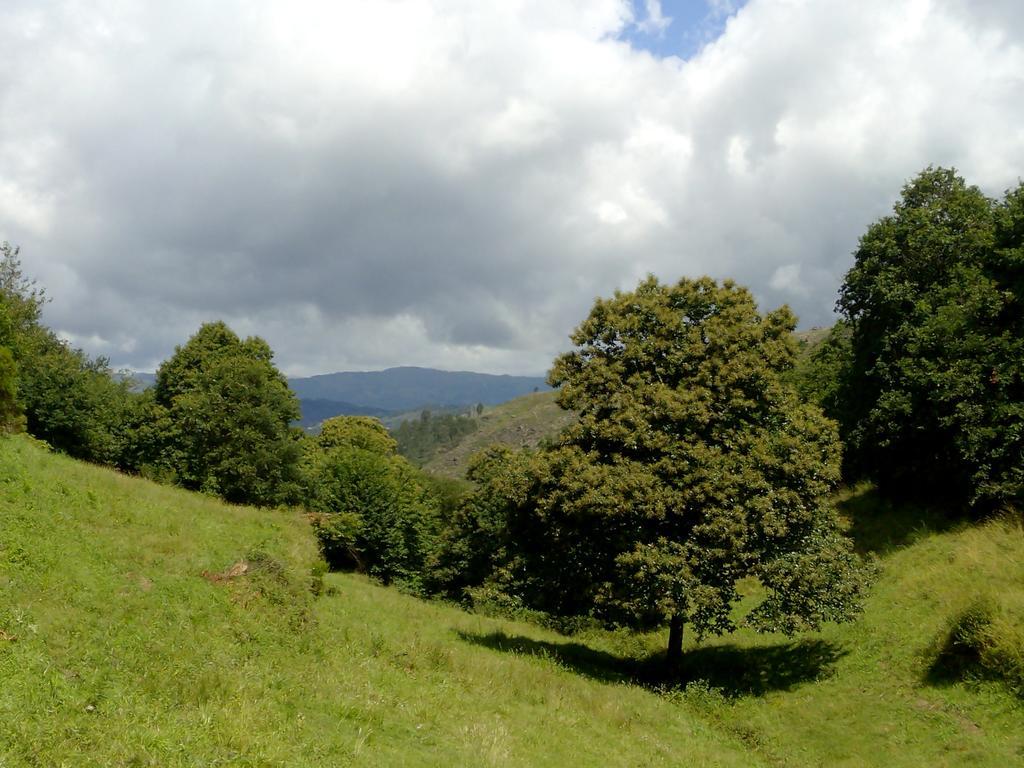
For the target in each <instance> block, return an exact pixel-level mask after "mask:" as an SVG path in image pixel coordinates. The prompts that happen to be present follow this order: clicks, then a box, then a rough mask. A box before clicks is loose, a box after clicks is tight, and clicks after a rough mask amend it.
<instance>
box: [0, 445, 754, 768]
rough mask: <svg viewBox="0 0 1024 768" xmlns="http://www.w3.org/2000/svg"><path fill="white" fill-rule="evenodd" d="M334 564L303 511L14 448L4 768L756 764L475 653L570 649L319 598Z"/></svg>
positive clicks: (687, 722)
mask: <svg viewBox="0 0 1024 768" xmlns="http://www.w3.org/2000/svg"><path fill="white" fill-rule="evenodd" d="M254 552H260V553H262V555H261V557H259V558H256V557H253V554H252V553H254ZM245 559H249V560H251V561H253V562H256V563H260V564H264V565H263V566H262V567H260V568H255V567H254V568H253V569H252V570H250V572H249V573H247V574H245V575H244V576H242V577H239V578H236V579H230V580H226V581H223V582H222V583H214V582H213V581H211V580H210V579H208V578H204V577H203V575H202V574H203V572H204V571H205V572H207V573H208V574H223V573H224V572H225V571H227V570H228V569H229V568H230V567H231V566H232V565H233V564H235V563H237V562H239V561H242V560H245ZM315 561H316V553H315V549H314V543H313V537H312V535H311V534H310V531H309V530H308V528H307V526H306V524H305V522H304V521H303V520H302V519H301V518H300V517H299V516H298V515H297V514H296V513H295V512H288V511H266V510H254V509H249V508H245V507H231V506H227V505H224V504H221V503H219V502H217V501H214V500H211V499H207V498H204V497H201V496H198V495H195V494H190V493H187V492H184V491H179V490H175V489H171V488H164V487H160V486H157V485H154V484H152V483H149V482H146V481H142V480H136V479H130V478H126V477H123V476H121V475H118V474H116V473H113V472H109V471H106V470H103V469H98V468H95V467H90V466H87V465H85V464H81V463H77V462H74V461H71V460H69V459H66V458H63V457H59V456H54V455H50V454H48V453H46V452H45V451H44V450H43V449H42V448H40V447H38V446H36V445H33V444H32V443H30V442H29V441H28V440H25V439H20V438H19V439H8V440H4V441H2V442H0V631H3V632H4V633H5V634H4V637H5V638H11V639H2V640H0V766H5V768H6V766H22V765H29V766H31V765H39V766H51V765H67V766H86V765H104V766H108V765H125V766H132V765H160V766H168V765H189V766H191V765H196V766H198V765H203V766H206V765H253V766H257V765H258V766H270V765H282V766H283V765H287V766H302V765H323V766H334V765H357V764H358V765H388V766H391V765H394V766H420V765H423V766H432V765H459V766H461V765H468V766H475V765H480V766H491V765H498V766H503V765H508V766H512V765H568V764H573V765H621V766H640V765H652V766H653V765H672V764H677V765H723V766H730V765H737V766H739V765H749V764H751V763H750V761H749V757H748V755H746V753H745V750H744V748H743V747H742V745H741V744H740V743H739V741H738V740H737V739H735V738H734V737H731V736H728V735H723V734H721V733H719V732H718V730H717V729H716V728H715V727H714V726H711V725H708V724H706V723H705V722H704V721H703V720H702V719H700V718H699V717H696V716H694V715H691V714H689V713H687V712H686V711H684V710H682V709H680V708H679V707H677V706H675V705H674V704H672V703H671V702H669V701H667V700H665V699H663V698H661V697H659V696H656V695H654V694H652V693H650V692H648V691H645V690H643V689H641V688H638V687H632V686H617V685H604V684H598V683H595V682H593V681H591V680H589V679H587V678H586V677H583V676H581V675H578V674H576V673H575V672H574V671H572V670H568V669H565V668H563V666H562V665H560V664H559V663H557V662H556V661H554V660H551V659H548V660H538V659H536V658H534V657H533V656H529V655H527V656H522V655H516V654H505V653H496V652H494V651H493V650H492V649H490V648H488V647H486V646H484V645H481V644H479V643H475V642H472V641H471V640H467V639H466V638H473V637H478V636H486V635H488V634H489V633H493V632H506V633H509V634H522V633H526V634H530V635H531V636H536V637H539V638H548V639H550V640H552V641H553V640H555V639H556V638H557V636H555V635H552V634H550V633H543V632H541V631H538V630H534V629H533V628H531V627H529V626H528V625H517V624H513V623H509V622H502V621H497V620H490V619H484V618H481V617H476V616H472V615H469V614H465V613H463V612H461V611H458V610H456V609H454V608H449V607H446V606H440V605H434V604H430V603H425V602H421V601H418V600H415V599H413V598H411V597H408V596H405V595H402V594H400V593H398V592H396V591H394V590H389V589H384V588H382V587H378V586H375V585H373V584H371V583H369V582H368V581H366V580H364V579H362V578H359V577H355V576H330V577H328V585H327V586H328V590H327V591H328V593H329V594H325V595H323V596H321V597H319V598H314V596H313V594H312V593H311V592H310V590H309V588H308V587H309V583H310V574H311V570H312V569H313V566H314V563H315ZM266 563H276V564H279V565H280V566H281V568H280V569H278V568H274V567H270V566H267V565H266ZM754 764H758V763H757V761H755V762H754Z"/></svg>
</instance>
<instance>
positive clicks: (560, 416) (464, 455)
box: [423, 392, 576, 479]
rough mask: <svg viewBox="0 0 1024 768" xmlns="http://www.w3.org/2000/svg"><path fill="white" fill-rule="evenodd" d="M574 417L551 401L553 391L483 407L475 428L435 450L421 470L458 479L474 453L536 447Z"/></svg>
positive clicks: (553, 395)
mask: <svg viewBox="0 0 1024 768" xmlns="http://www.w3.org/2000/svg"><path fill="white" fill-rule="evenodd" d="M575 419H576V416H575V415H574V414H572V413H571V412H569V411H563V410H562V409H561V408H559V407H558V405H557V404H556V403H555V393H554V392H536V393H534V394H531V395H524V396H523V397H517V398H516V399H515V400H509V401H508V402H507V403H502V404H501V405H497V406H494V407H493V408H487V409H486V410H485V411H484V413H483V415H482V416H481V417H480V418H479V426H478V427H477V429H476V431H474V432H471V433H470V434H468V435H466V436H464V437H463V438H462V439H461V440H460V441H459V442H458V443H456V444H455V445H454V446H452V447H451V448H449V449H447V450H443V451H439V452H438V453H437V454H436V455H435V456H434V457H433V458H432V459H431V460H430V461H428V462H427V463H426V464H425V465H424V467H423V468H424V469H425V470H427V471H428V472H431V473H433V474H436V475H441V476H442V477H451V478H457V479H461V478H463V477H465V475H466V467H467V466H468V465H469V459H470V458H471V457H472V456H473V454H474V453H477V452H478V451H482V450H483V449H485V448H487V447H489V446H491V445H508V446H511V447H513V448H524V447H529V448H536V447H537V446H538V445H539V444H540V442H541V441H542V440H544V439H546V438H550V437H553V436H555V435H557V434H558V433H559V432H561V431H562V429H564V428H565V427H567V426H568V425H569V424H571V423H572V422H573V421H575Z"/></svg>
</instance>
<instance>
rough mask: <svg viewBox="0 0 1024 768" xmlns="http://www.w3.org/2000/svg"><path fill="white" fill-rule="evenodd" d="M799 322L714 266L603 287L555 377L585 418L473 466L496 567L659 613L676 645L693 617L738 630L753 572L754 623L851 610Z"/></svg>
mask: <svg viewBox="0 0 1024 768" xmlns="http://www.w3.org/2000/svg"><path fill="white" fill-rule="evenodd" d="M794 325H795V318H794V317H793V315H792V313H790V311H789V310H788V309H787V308H782V309H780V310H777V311H775V312H771V313H768V314H766V315H761V314H760V313H759V312H758V311H757V307H756V304H755V302H754V300H753V298H752V296H751V295H750V293H749V292H748V291H747V290H746V289H743V288H740V287H737V286H736V285H734V284H733V283H731V282H725V283H723V284H721V285H719V284H717V283H715V282H714V281H712V280H710V279H708V278H704V279H700V280H681V281H680V282H679V283H677V284H676V285H663V284H661V283H659V282H658V281H657V280H656V279H654V278H653V277H651V278H648V279H647V280H645V281H643V282H642V283H641V284H640V285H639V286H638V288H637V289H636V290H635V291H630V292H624V293H617V294H616V295H615V296H614V297H613V298H611V299H599V300H598V301H597V302H596V303H595V305H594V307H593V309H592V310H591V312H590V315H589V317H588V318H587V319H586V320H584V322H583V323H582V324H581V325H580V327H579V328H578V329H577V330H576V331H575V332H574V333H573V335H572V341H573V344H574V345H575V349H574V350H573V351H571V352H569V353H567V354H565V355H563V356H561V357H559V358H558V359H557V360H556V361H555V364H554V368H553V370H552V371H551V374H550V376H549V383H550V384H551V385H552V386H554V387H558V388H559V392H558V396H557V397H558V402H559V404H560V405H561V406H562V407H564V408H567V409H572V410H574V411H576V412H577V413H578V414H579V421H578V422H577V423H576V424H575V425H573V426H571V427H569V428H568V429H567V430H566V432H565V433H563V435H562V437H561V440H560V443H559V444H558V445H557V446H556V447H554V448H551V449H548V450H546V451H543V452H541V453H540V454H538V455H537V456H536V457H535V458H534V460H532V461H526V462H525V463H524V461H523V460H518V461H517V462H514V463H509V462H506V463H505V464H504V468H503V467H502V464H501V462H500V461H499V462H498V463H497V466H494V464H495V461H494V459H497V458H499V457H496V456H495V457H492V460H491V461H490V462H489V463H487V462H485V463H484V464H481V465H478V467H477V471H478V472H483V473H484V474H485V475H486V477H487V478H488V482H489V483H495V484H498V485H501V486H503V487H504V490H503V491H502V492H500V493H498V494H493V493H488V491H487V489H486V488H485V489H483V490H482V491H478V492H477V494H478V495H482V496H483V498H485V499H489V500H490V501H489V503H488V504H487V505H485V506H487V507H488V509H489V510H491V511H490V512H489V513H488V521H486V522H487V523H488V524H489V529H488V528H487V527H486V526H483V527H482V533H481V535H482V537H483V539H484V541H485V542H490V544H489V545H488V546H489V549H488V551H489V552H492V553H497V555H496V556H497V559H498V560H499V561H500V562H499V563H497V564H496V567H494V569H493V571H492V578H494V579H497V580H498V581H499V582H503V586H504V587H505V588H506V589H507V590H509V591H511V592H514V593H516V594H517V595H518V596H520V597H522V598H523V600H524V601H525V602H527V603H528V604H530V605H531V606H532V607H536V608H539V609H541V610H545V611H549V612H552V613H556V614H562V615H575V614H590V615H594V616H598V617H602V618H605V619H608V620H611V621H617V622H625V623H628V624H632V625H640V626H647V625H653V624H658V623H662V622H664V621H666V620H667V621H669V624H670V643H669V649H670V657H677V656H678V655H679V653H680V652H681V641H682V627H683V623H684V622H689V623H690V624H691V625H692V626H693V627H694V628H695V629H696V631H697V632H698V633H701V634H703V633H721V632H725V631H728V630H729V629H731V628H732V627H733V618H732V614H731V610H732V606H733V604H734V603H735V602H736V600H737V599H738V593H737V582H738V581H739V580H740V579H743V578H745V577H748V576H756V577H757V578H759V579H760V581H761V583H762V584H763V585H764V587H765V589H766V590H767V597H766V599H765V600H764V601H763V602H762V603H761V604H760V606H759V607H758V608H757V609H756V610H755V611H754V612H753V614H752V615H751V616H749V617H748V621H749V622H750V623H752V624H754V625H756V626H758V627H761V628H767V629H775V630H783V631H795V630H798V629H803V628H812V627H816V626H818V625H819V624H820V623H821V622H823V621H829V620H843V619H847V618H849V617H850V616H851V615H852V613H853V612H854V611H855V610H856V608H857V606H858V600H859V594H860V587H861V585H862V581H861V579H860V573H859V569H858V561H857V558H856V557H855V556H854V555H853V554H852V551H851V549H850V545H849V543H848V541H847V540H846V539H845V538H844V537H842V536H841V535H839V533H838V531H837V527H836V518H835V513H834V510H833V508H832V506H831V503H830V501H829V496H830V493H831V491H832V490H833V488H834V486H835V484H836V482H837V480H838V478H839V464H840V446H839V442H838V438H837V434H836V428H835V425H834V423H833V422H831V421H830V420H828V419H826V418H825V417H824V416H823V415H822V413H821V411H820V410H819V409H818V408H817V407H816V406H813V405H808V404H805V403H802V402H801V401H800V399H799V397H798V396H797V394H796V392H795V391H794V390H793V389H792V388H791V387H790V386H789V385H788V384H787V382H786V381H785V378H784V374H785V373H786V372H787V371H788V370H789V369H790V368H791V367H792V365H793V364H794V359H795V353H796V350H795V343H794V341H793V340H792V337H791V334H792V330H793V327H794ZM502 499H504V500H502ZM495 519H498V520H499V521H502V519H503V520H504V522H505V524H507V526H508V530H507V532H501V533H498V534H495V533H494V530H495V526H494V525H493V524H492V523H493V520H495ZM477 567H479V565H478V566H477Z"/></svg>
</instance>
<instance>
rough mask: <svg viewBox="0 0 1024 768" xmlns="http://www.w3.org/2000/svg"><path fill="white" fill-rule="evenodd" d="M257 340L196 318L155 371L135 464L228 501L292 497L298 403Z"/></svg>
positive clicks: (270, 355)
mask: <svg viewBox="0 0 1024 768" xmlns="http://www.w3.org/2000/svg"><path fill="white" fill-rule="evenodd" d="M272 361H273V353H272V352H271V350H270V347H269V346H268V345H267V343H266V342H265V341H263V339H260V338H258V337H251V338H247V339H245V340H244V341H243V340H241V339H240V338H239V337H238V336H237V335H236V334H235V333H234V331H232V330H231V329H230V328H228V327H227V325H225V324H224V323H222V322H216V323H207V324H205V325H203V326H202V327H201V328H200V329H199V330H198V331H197V332H196V334H195V335H194V336H193V337H192V338H191V339H189V341H188V342H187V343H186V344H184V345H182V346H180V347H178V348H177V349H176V350H175V352H174V355H172V356H171V358H170V359H168V360H167V361H165V362H164V364H163V365H161V366H160V368H159V370H158V371H157V378H156V385H155V386H154V388H153V395H152V402H151V404H150V410H149V412H148V413H146V414H145V415H144V416H143V418H142V424H140V428H139V429H140V433H141V436H140V437H139V440H140V443H141V444H142V445H141V448H140V454H141V456H140V459H139V460H140V463H142V464H145V465H149V466H151V467H154V471H156V472H157V473H158V474H159V473H169V474H171V475H172V476H173V478H174V479H176V480H177V481H178V482H179V483H181V484H182V485H183V486H185V487H186V488H193V489H198V490H204V491H207V492H211V493H217V494H219V495H221V496H223V497H224V498H225V499H227V500H228V501H233V502H240V503H252V504H274V503H278V502H281V501H286V500H289V499H290V498H293V497H294V493H295V491H296V489H297V485H296V483H297V480H298V460H299V456H300V452H301V449H300V446H299V444H298V441H297V435H296V434H295V433H294V432H293V430H292V429H291V427H290V424H291V422H292V421H295V420H297V419H298V418H299V404H298V400H297V399H296V398H295V395H294V394H293V393H292V391H291V390H290V389H289V388H288V382H287V380H286V379H285V377H284V376H283V375H282V374H281V373H280V372H279V371H278V370H277V368H275V367H274V365H273V362H272Z"/></svg>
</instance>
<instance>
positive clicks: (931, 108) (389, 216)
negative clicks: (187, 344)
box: [0, 0, 1024, 373]
mask: <svg viewBox="0 0 1024 768" xmlns="http://www.w3.org/2000/svg"><path fill="white" fill-rule="evenodd" d="M717 5H718V6H719V7H720V9H721V12H722V13H723V14H728V13H731V12H732V10H733V8H732V6H731V5H730V4H728V3H718V4H717ZM727 6H728V7H727ZM644 18H645V19H646V20H647V21H648V22H651V23H654V24H655V27H657V26H658V25H659V24H663V23H667V19H666V17H665V16H664V14H663V13H662V10H661V7H660V4H658V3H654V2H651V3H648V4H647V6H646V16H645V17H644ZM636 23H637V20H636V19H635V18H634V14H633V10H632V3H630V2H626V0H597V1H593V0H543V1H542V0H515V2H508V3H478V2H473V1H472V0H436V1H435V2H428V0H395V1H394V2H387V3H383V2H370V1H369V0H363V1H357V0H349V1H348V2H342V3H328V2H315V1H314V0H302V1H301V2H293V3H284V2H282V1H281V0H257V1H256V2H250V1H246V2H242V0H225V1H224V2H219V3H207V2H200V0H183V2H181V3H176V4H171V5H168V4H132V3H127V2H123V0H85V1H84V2H82V1H81V0H78V1H76V2H70V0H69V1H68V2H61V1H56V2H50V3H39V2H29V1H28V0H11V2H8V3H5V4H4V6H3V7H2V9H0V64H2V66H0V169H2V172H0V239H8V240H11V241H13V242H17V243H20V244H21V245H22V246H23V251H22V253H23V257H24V262H25V267H26V269H27V270H28V271H29V272H31V273H33V274H35V275H36V276H38V277H39V278H40V280H41V282H43V283H44V284H45V285H46V287H47V288H48V290H49V293H50V294H51V295H52V297H53V299H54V301H53V303H52V304H51V305H49V306H48V307H47V310H46V312H47V319H48V321H49V322H51V323H52V324H53V325H54V326H55V327H58V328H61V329H63V330H64V331H65V332H66V333H68V335H69V337H71V338H74V339H76V340H78V341H80V343H82V344H83V345H85V346H86V347H87V348H89V349H91V350H92V351H94V352H97V353H104V354H109V355H111V357H112V358H113V362H114V363H115V364H118V365H121V364H126V365H132V366H137V367H152V365H154V364H155V363H156V362H158V361H159V359H160V358H161V357H162V356H164V355H166V354H168V353H170V351H171V350H172V349H173V346H174V344H175V343H180V342H181V341H183V340H184V338H186V337H187V336H188V334H190V333H191V332H192V331H194V330H195V328H196V326H197V325H198V324H199V323H200V322H202V321H203V320H207V319H212V318H217V317H221V318H224V319H225V320H227V321H228V322H230V323H232V324H233V325H235V326H237V327H238V330H239V331H241V332H243V333H259V334H261V335H263V336H265V337H267V339H268V340H269V341H270V342H271V344H272V346H273V347H274V348H275V350H276V351H277V354H278V359H279V361H280V362H281V363H282V364H283V365H284V367H286V368H287V369H289V370H291V371H295V372H304V373H310V372H317V371H328V370H336V369H342V368H367V367H375V366H383V365H389V364H402V363H417V364H423V365H437V366H440V367H451V368H456V367H458V368H474V367H475V368H478V369H480V370H492V371H509V372H520V371H521V372H537V371H540V370H543V368H545V367H546V366H547V364H548V363H549V361H550V359H551V357H552V356H553V354H555V352H557V351H558V350H559V349H561V348H564V347H565V345H566V343H567V342H566V337H567V335H568V333H569V331H570V330H571V329H572V327H573V326H574V325H576V324H577V323H578V322H579V321H580V320H581V319H582V317H583V315H584V314H585V312H586V311H587V309H588V308H589V306H590V303H591V302H592V300H593V298H594V296H596V295H608V294H610V293H611V292H612V291H613V290H614V289H615V288H621V287H629V286H630V285H631V284H633V283H635V281H636V280H637V279H638V278H639V277H641V276H642V275H644V274H645V273H647V272H654V273H655V274H658V275H659V276H661V277H662V278H664V279H676V278H678V277H679V276H682V275H690V276H696V275H700V274H704V273H709V274H712V275H714V276H716V277H734V278H736V279H737V280H739V281H740V282H742V283H746V284H749V285H750V286H751V287H752V288H753V289H754V291H755V293H756V294H757V295H758V296H759V297H761V298H762V300H763V302H764V303H765V305H766V308H768V307H771V306H776V305H778V304H780V303H782V302H783V301H789V302H791V303H792V305H793V306H794V308H795V309H796V311H797V312H798V313H799V314H800V315H801V317H802V319H803V321H804V324H806V325H810V324H823V323H827V322H829V320H830V317H831V308H832V306H833V303H834V300H835V291H836V288H837V287H838V285H839V282H840V280H841V278H842V275H843V273H844V272H845V270H846V269H847V268H848V267H849V265H850V253H851V251H852V250H853V248H854V247H855V245H856V240H857V237H858V236H859V234H860V233H862V232H863V230H864V228H865V227H866V225H867V224H868V223H869V222H870V221H872V220H873V219H875V218H877V217H878V216H879V215H881V214H883V213H885V212H886V211H887V210H888V208H889V206H890V205H891V203H892V200H893V199H894V198H895V197H896V195H897V194H898V191H899V188H900V186H901V185H902V184H903V183H904V182H905V181H906V180H907V179H908V178H909V177H910V176H912V175H913V174H914V173H916V172H917V171H918V170H920V169H921V168H923V167H924V166H926V165H928V164H929V163H934V164H943V165H955V166H956V167H957V168H958V169H960V170H961V172H963V173H964V174H965V175H966V176H967V177H968V179H969V180H970V181H972V182H974V183H978V184H980V185H982V187H983V188H984V189H985V190H986V191H988V192H989V193H991V194H998V193H999V192H1001V191H1002V190H1003V189H1005V188H1006V187H1008V186H1011V185H1015V184H1016V183H1017V179H1018V178H1019V177H1020V176H1021V175H1024V170H1022V169H1024V131H1022V130H1021V128H1020V126H1021V125H1024V8H1022V7H1021V6H1020V5H1019V3H1016V2H1013V1H1012V0H984V1H981V0H979V1H978V2H973V1H972V2H967V1H966V0H945V1H939V0H933V2H920V1H919V0H902V1H900V2H894V1H893V0H864V1H863V2H860V3H849V2H843V1H842V0H818V1H817V2H798V1H797V0H751V1H750V2H749V3H748V4H746V5H745V6H744V7H742V8H741V9H740V10H739V11H738V12H736V14H735V16H734V17H732V18H731V19H730V21H729V24H728V25H727V27H726V29H725V32H724V33H723V34H722V36H721V37H719V38H718V39H717V40H715V41H714V42H712V43H711V44H709V45H708V46H706V47H705V48H704V49H702V51H701V52H700V54H699V55H697V56H696V57H694V58H692V59H691V60H688V61H685V62H684V61H681V60H679V59H675V58H668V59H664V60H659V59H657V58H656V57H653V56H652V55H650V54H649V53H647V52H644V51H637V50H634V49H633V48H631V47H630V46H629V44H627V43H625V42H622V41H621V40H620V39H619V37H620V35H621V33H623V32H624V31H625V30H627V28H629V27H630V25H634V24H636ZM640 23H645V22H643V21H641V22H640Z"/></svg>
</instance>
